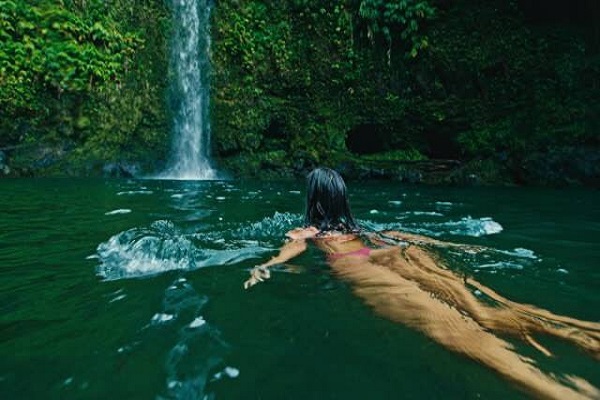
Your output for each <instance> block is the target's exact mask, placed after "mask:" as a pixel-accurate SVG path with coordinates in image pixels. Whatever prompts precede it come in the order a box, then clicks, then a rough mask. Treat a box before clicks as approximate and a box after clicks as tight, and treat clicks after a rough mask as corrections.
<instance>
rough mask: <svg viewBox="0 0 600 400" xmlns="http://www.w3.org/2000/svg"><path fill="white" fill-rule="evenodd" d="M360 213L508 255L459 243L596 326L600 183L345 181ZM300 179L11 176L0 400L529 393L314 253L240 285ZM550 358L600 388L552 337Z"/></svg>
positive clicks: (495, 271) (2, 233)
mask: <svg viewBox="0 0 600 400" xmlns="http://www.w3.org/2000/svg"><path fill="white" fill-rule="evenodd" d="M349 189H350V193H351V203H352V206H353V210H354V213H355V214H356V216H357V217H358V219H359V220H360V221H361V222H362V223H363V224H364V225H366V226H368V227H370V228H372V229H390V228H392V229H405V230H407V231H410V232H417V233H422V234H428V235H434V236H436V237H439V238H442V239H445V240H450V241H454V242H459V243H474V244H481V245H485V246H489V247H492V248H494V249H497V250H500V251H494V252H486V253H483V254H481V255H477V256H473V255H465V254H462V255H461V254H458V253H452V254H448V255H447V256H448V263H449V266H450V268H452V269H454V270H456V271H461V272H466V273H468V274H470V275H473V276H474V277H476V278H477V279H478V280H479V281H481V282H482V283H484V284H486V285H488V286H490V287H492V288H494V289H496V290H497V291H499V292H500V293H502V294H503V295H505V296H506V297H509V298H511V299H514V300H518V301H521V302H525V303H531V304H536V305H538V306H541V307H543V308H546V309H549V310H551V311H554V312H556V313H561V314H567V315H570V316H574V317H578V318H583V319H587V320H593V321H599V320H600V269H599V268H600V265H599V261H600V246H598V244H599V243H600V192H598V191H586V190H565V191H559V190H541V189H523V188H519V189H517V188H502V189H490V188H477V189H474V188H463V189H457V188H429V187H423V186H405V185H401V184H398V183H391V182H374V183H352V182H351V183H350V184H349ZM303 199H304V188H303V182H269V183H265V182H237V181H232V182H196V183H191V182H168V181H144V180H131V181H126V180H123V181H90V180H0V204H1V205H2V206H1V210H0V274H1V280H0V289H1V290H0V296H1V299H0V307H1V313H0V398H2V399H35V398H44V399H46V398H61V399H71V398H73V399H79V398H84V399H87V398H93V399H97V398H139V399H148V398H186V399H187V398H191V399H196V398H198V399H202V398H205V396H206V398H216V399H387V398H403V399H404V398H406V399H434V398H444V399H465V398H466V399H470V398H473V399H475V398H486V399H506V398H527V396H526V395H524V394H522V393H521V392H520V391H519V390H518V389H516V388H515V387H514V386H512V385H511V384H509V383H507V382H506V381H505V380H504V379H502V378H501V377H499V376H497V375H496V374H494V373H493V372H491V371H490V370H488V369H487V368H485V367H483V366H480V365H479V364H477V363H475V362H473V361H471V360H469V359H466V358H463V357H461V356H459V355H456V354H454V353H451V352H449V351H447V350H445V349H444V348H442V347H441V346H439V345H438V344H436V343H434V342H432V341H431V340H429V339H427V338H426V337H424V336H423V335H422V334H420V333H418V332H414V331H412V330H410V329H408V328H406V327H404V326H401V325H398V324H394V323H392V322H389V321H387V320H384V319H382V318H379V317H377V316H375V315H373V313H372V312H371V311H370V309H369V308H367V307H366V306H365V305H363V304H362V303H361V301H360V300H359V299H357V298H355V297H354V296H353V295H352V292H351V288H350V287H348V285H347V284H346V283H343V282H340V281H338V280H337V279H336V278H335V277H334V276H333V275H332V274H331V273H330V271H329V269H328V267H327V264H326V262H325V259H324V258H323V257H322V255H321V254H320V253H319V252H318V251H317V250H315V249H309V251H308V252H307V253H305V254H303V255H301V256H300V257H299V258H297V259H296V260H294V265H295V266H296V268H294V269H293V270H281V269H280V270H276V271H274V273H273V276H272V279H271V280H270V281H269V282H266V283H263V284H260V285H258V286H256V287H254V288H252V290H249V291H244V290H243V289H242V283H243V281H244V280H245V279H246V278H247V276H248V269H249V268H250V267H252V266H253V265H255V264H257V263H258V262H260V261H261V260H264V259H266V258H268V257H270V256H271V255H273V254H274V253H275V251H276V248H277V247H278V246H279V245H280V244H281V241H282V236H283V234H284V233H285V232H286V231H287V230H288V229H289V228H291V227H293V226H296V225H297V224H299V223H300V221H301V213H302V209H303ZM540 341H541V342H542V343H544V344H545V345H547V346H548V347H550V348H551V349H552V350H553V351H554V352H555V353H556V357H554V358H545V357H543V356H541V355H540V354H538V353H535V352H534V351H533V350H531V349H529V348H527V347H526V346H524V345H521V344H519V343H518V342H515V343H516V344H517V346H519V348H520V351H521V352H522V353H523V354H525V355H527V356H530V357H532V358H534V359H535V360H536V362H538V363H539V365H540V366H541V367H542V368H543V369H544V370H545V371H553V372H556V373H559V374H560V373H569V374H576V375H579V376H582V377H584V378H586V379H587V380H589V381H590V382H591V383H592V384H594V385H596V386H600V368H598V363H597V362H596V361H594V360H593V359H592V358H591V357H589V356H588V355H586V354H583V353H582V352H581V351H580V350H578V349H576V348H574V347H572V346H570V345H567V344H564V343H562V342H558V341H555V340H550V339H548V338H540Z"/></svg>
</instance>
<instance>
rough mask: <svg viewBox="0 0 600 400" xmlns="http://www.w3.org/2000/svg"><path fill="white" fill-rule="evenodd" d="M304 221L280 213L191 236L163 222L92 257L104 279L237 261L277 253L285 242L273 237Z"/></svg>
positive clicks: (130, 233)
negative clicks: (272, 252) (278, 248)
mask: <svg viewBox="0 0 600 400" xmlns="http://www.w3.org/2000/svg"><path fill="white" fill-rule="evenodd" d="M300 222H301V216H300V215H298V214H291V213H279V212H276V213H275V214H274V215H273V216H272V217H266V218H264V219H262V220H260V221H257V222H249V223H242V224H221V225H220V226H219V227H215V226H211V227H210V228H211V230H210V231H199V232H194V233H191V234H186V233H184V232H182V231H181V230H180V229H179V228H178V227H177V226H176V225H175V224H174V223H173V222H171V221H167V220H159V221H155V222H153V223H152V224H151V225H150V226H149V227H141V228H132V229H129V230H126V231H123V232H120V233H118V234H116V235H114V236H112V237H111V238H109V239H108V240H107V241H105V242H103V243H100V244H99V245H98V247H97V249H96V254H95V255H94V256H90V258H94V259H97V260H99V265H98V266H97V269H96V271H97V274H98V275H99V276H101V277H102V278H104V279H105V280H116V279H127V278H141V277H148V276H153V275H157V274H161V273H164V272H167V271H174V270H180V271H191V270H196V269H199V268H204V267H212V266H222V265H233V264H237V263H240V262H243V261H245V260H249V259H253V258H259V257H262V256H263V254H264V253H266V252H269V251H272V249H273V248H276V247H278V246H279V245H280V244H281V242H280V241H279V239H276V240H273V238H282V237H283V235H284V234H285V232H287V231H288V230H290V229H291V228H292V227H294V226H298V224H299V223H300Z"/></svg>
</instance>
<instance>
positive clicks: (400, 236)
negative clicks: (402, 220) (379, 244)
mask: <svg viewBox="0 0 600 400" xmlns="http://www.w3.org/2000/svg"><path fill="white" fill-rule="evenodd" d="M378 235H380V236H381V237H382V238H383V239H392V240H399V241H402V242H406V243H408V244H414V245H424V244H425V245H427V244H430V245H433V246H437V247H455V248H460V249H463V250H467V251H474V252H479V251H483V250H485V249H486V248H485V247H483V246H477V245H470V244H459V243H452V242H445V241H442V240H437V239H433V238H430V237H427V236H423V235H416V234H414V233H407V232H398V231H383V232H379V233H378Z"/></svg>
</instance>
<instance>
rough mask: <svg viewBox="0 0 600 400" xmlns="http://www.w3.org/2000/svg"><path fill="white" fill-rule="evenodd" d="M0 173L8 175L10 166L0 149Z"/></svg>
mask: <svg viewBox="0 0 600 400" xmlns="http://www.w3.org/2000/svg"><path fill="white" fill-rule="evenodd" d="M0 174H3V175H8V174H10V167H9V166H8V159H7V157H6V153H4V152H3V151H2V150H0Z"/></svg>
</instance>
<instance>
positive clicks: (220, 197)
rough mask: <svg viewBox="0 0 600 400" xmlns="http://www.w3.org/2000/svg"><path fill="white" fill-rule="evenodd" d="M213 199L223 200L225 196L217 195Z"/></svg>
mask: <svg viewBox="0 0 600 400" xmlns="http://www.w3.org/2000/svg"><path fill="white" fill-rule="evenodd" d="M215 199H216V200H225V197H224V196H217V197H215Z"/></svg>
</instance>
